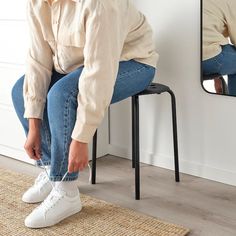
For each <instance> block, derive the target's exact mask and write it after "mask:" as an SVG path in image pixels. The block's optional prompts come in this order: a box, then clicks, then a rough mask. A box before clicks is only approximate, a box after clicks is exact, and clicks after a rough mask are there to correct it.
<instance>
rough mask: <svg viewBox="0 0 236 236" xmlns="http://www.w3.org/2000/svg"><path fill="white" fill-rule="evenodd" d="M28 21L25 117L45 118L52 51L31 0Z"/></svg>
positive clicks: (28, 7)
mask: <svg viewBox="0 0 236 236" xmlns="http://www.w3.org/2000/svg"><path fill="white" fill-rule="evenodd" d="M27 22H28V26H29V38H30V46H29V49H28V52H27V57H26V72H25V77H24V84H23V97H24V106H25V111H24V118H39V119H41V120H43V111H44V106H45V101H46V96H47V91H48V87H49V84H50V80H51V74H52V66H53V60H52V51H51V48H50V46H49V45H48V43H47V42H46V41H45V40H44V38H43V34H42V31H41V27H40V24H39V22H38V20H37V17H36V16H35V14H34V11H33V8H32V6H31V1H30V0H28V2H27Z"/></svg>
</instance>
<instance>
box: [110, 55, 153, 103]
mask: <svg viewBox="0 0 236 236" xmlns="http://www.w3.org/2000/svg"><path fill="white" fill-rule="evenodd" d="M155 72H156V69H155V68H154V67H152V66H149V65H146V64H143V63H140V62H137V61H135V60H129V61H121V62H120V64H119V70H118V74H117V78H116V81H115V85H114V91H113V96H112V99H111V104H112V103H116V102H119V101H121V100H123V99H126V98H128V97H130V96H133V95H135V94H137V93H139V92H141V91H143V90H144V89H146V88H147V87H148V85H149V84H150V83H151V82H152V81H153V79H154V76H155Z"/></svg>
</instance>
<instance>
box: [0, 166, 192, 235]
mask: <svg viewBox="0 0 236 236" xmlns="http://www.w3.org/2000/svg"><path fill="white" fill-rule="evenodd" d="M0 171H1V177H0V235H1V236H2V235H4V236H41V235H43V236H45V235H46V236H52V235H56V236H59V235H63V236H67V235H68V236H73V235H82V236H90V235H93V236H151V235H157V236H159V235H160V236H174V235H175V236H177V235H181V236H182V235H187V234H188V232H189V230H188V229H186V228H184V227H182V226H178V225H174V224H170V223H167V222H163V221H160V220H158V219H156V218H153V217H151V216H147V215H145V214H142V213H139V212H136V211H134V210H131V209H128V208H123V207H120V206H119V205H115V204H111V203H108V202H105V201H103V200H99V199H96V198H93V197H90V196H88V195H85V194H82V193H81V201H82V205H83V208H82V210H81V211H80V212H79V213H77V214H75V215H73V216H70V217H68V218H67V219H64V220H63V221H61V222H60V223H58V224H57V225H54V226H52V227H48V228H41V229H29V228H27V227H25V225H24V219H25V217H26V216H27V215H28V214H29V213H30V212H31V211H32V210H33V209H34V208H35V207H36V206H37V205H38V204H39V203H38V204H27V203H24V202H22V201H21V196H22V193H23V192H24V191H25V190H26V189H27V188H28V187H30V186H31V184H32V183H33V180H34V178H33V177H31V176H28V175H23V174H19V173H15V172H13V171H10V170H5V169H2V168H0ZM134 201H135V200H134ZM140 201H141V200H140Z"/></svg>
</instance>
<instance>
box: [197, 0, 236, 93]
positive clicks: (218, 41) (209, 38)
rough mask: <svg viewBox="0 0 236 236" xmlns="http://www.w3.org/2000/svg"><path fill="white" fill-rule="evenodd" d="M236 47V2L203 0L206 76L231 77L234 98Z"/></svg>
mask: <svg viewBox="0 0 236 236" xmlns="http://www.w3.org/2000/svg"><path fill="white" fill-rule="evenodd" d="M229 39H230V41H231V43H232V44H233V45H232V44H230V41H229ZM235 45H236V1H235V0H203V62H202V69H203V74H205V75H208V74H220V75H228V90H229V94H230V95H236V47H235ZM218 83H219V80H217V79H216V80H215V87H216V88H217V87H218V89H217V90H219V86H218Z"/></svg>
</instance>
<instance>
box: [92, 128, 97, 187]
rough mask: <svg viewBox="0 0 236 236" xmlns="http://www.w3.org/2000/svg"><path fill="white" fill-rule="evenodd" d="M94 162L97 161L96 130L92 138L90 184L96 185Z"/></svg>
mask: <svg viewBox="0 0 236 236" xmlns="http://www.w3.org/2000/svg"><path fill="white" fill-rule="evenodd" d="M96 160H97V130H96V132H95V134H94V136H93V151H92V184H96Z"/></svg>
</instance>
